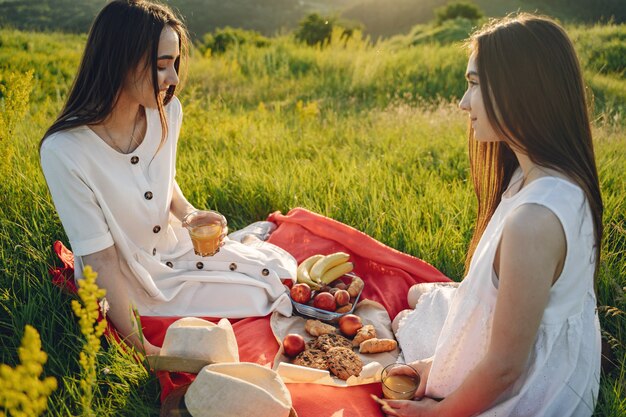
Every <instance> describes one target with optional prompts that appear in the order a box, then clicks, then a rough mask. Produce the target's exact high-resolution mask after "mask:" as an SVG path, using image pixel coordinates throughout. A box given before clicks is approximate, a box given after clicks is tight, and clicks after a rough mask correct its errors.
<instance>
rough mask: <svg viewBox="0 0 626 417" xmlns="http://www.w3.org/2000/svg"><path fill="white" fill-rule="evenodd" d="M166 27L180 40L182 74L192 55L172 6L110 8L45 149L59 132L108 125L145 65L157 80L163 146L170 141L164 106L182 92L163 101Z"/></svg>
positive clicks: (92, 35) (121, 0) (135, 0)
mask: <svg viewBox="0 0 626 417" xmlns="http://www.w3.org/2000/svg"><path fill="white" fill-rule="evenodd" d="M166 25H168V26H170V27H171V28H172V29H174V31H175V32H176V33H177V34H178V40H179V47H180V57H178V58H177V59H176V61H175V63H174V66H175V68H176V71H177V72H179V70H180V66H181V65H180V64H181V61H184V60H185V58H186V54H187V50H188V36H187V31H186V29H185V26H184V25H183V23H182V21H181V20H179V19H178V18H177V17H176V15H174V13H173V12H172V11H171V10H170V9H169V8H168V7H167V6H164V5H161V4H156V3H152V2H148V1H143V0H115V1H112V2H110V3H109V4H107V5H106V6H105V7H104V8H103V9H102V10H101V11H100V13H99V14H98V16H97V17H96V19H95V20H94V22H93V24H92V26H91V30H90V31H89V36H88V37H87V43H86V45H85V51H84V53H83V57H82V60H81V63H80V67H79V69H78V74H77V75H76V78H75V79H74V83H73V85H72V88H71V90H70V93H69V96H68V98H67V101H66V103H65V106H64V107H63V110H62V111H61V114H60V115H59V116H58V118H57V119H56V121H55V122H54V123H53V124H52V126H50V128H49V129H48V130H47V131H46V133H45V135H44V136H43V139H41V143H43V141H44V140H45V139H46V138H47V137H48V136H50V135H51V134H53V133H55V132H59V131H61V130H67V129H71V128H73V127H77V126H83V125H94V124H98V123H100V122H102V121H103V120H105V119H106V118H107V116H109V114H111V111H112V110H113V107H114V106H115V102H116V100H117V97H118V94H119V92H120V89H121V88H122V86H123V84H124V80H125V79H126V77H127V76H128V74H129V73H130V72H131V71H133V70H134V69H136V68H137V67H138V66H139V65H140V64H141V63H142V62H145V68H144V70H146V71H148V70H149V71H150V74H151V75H152V84H153V88H154V97H155V99H156V102H157V105H158V110H159V115H160V119H161V127H162V136H161V144H163V141H165V138H166V137H167V122H166V119H165V112H164V110H163V106H164V105H165V104H167V103H169V101H170V100H171V99H172V97H173V96H174V92H175V91H176V86H175V85H171V86H170V87H169V88H168V90H167V91H166V93H165V97H164V99H163V101H162V102H161V100H160V99H159V86H158V81H157V65H156V61H157V54H158V47H159V37H160V36H161V31H162V30H163V28H164V27H165V26H166ZM41 143H40V146H41Z"/></svg>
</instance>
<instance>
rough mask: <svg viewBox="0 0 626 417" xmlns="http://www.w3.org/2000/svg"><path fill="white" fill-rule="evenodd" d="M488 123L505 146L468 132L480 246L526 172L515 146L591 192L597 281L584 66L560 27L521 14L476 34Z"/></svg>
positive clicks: (598, 222) (598, 209) (594, 180)
mask: <svg viewBox="0 0 626 417" xmlns="http://www.w3.org/2000/svg"><path fill="white" fill-rule="evenodd" d="M470 48H471V50H472V52H474V53H475V54H476V64H477V67H478V77H479V79H480V91H481V94H482V97H483V102H484V103H485V110H486V112H487V117H488V118H489V121H490V122H491V124H492V125H493V127H494V129H495V130H496V132H497V133H499V134H500V135H501V137H503V138H506V139H505V141H503V142H480V143H479V142H477V141H476V140H474V138H473V133H474V132H473V131H472V129H471V127H470V132H469V151H470V166H471V174H472V179H473V182H474V190H475V192H476V195H477V198H478V216H477V220H476V228H475V230H474V235H473V237H472V241H471V243H470V249H469V251H468V255H467V259H466V265H465V267H466V270H467V269H468V268H469V263H470V261H471V259H472V256H473V254H474V251H475V249H476V246H477V244H478V241H479V240H480V237H481V235H482V234H483V232H484V230H485V227H486V226H487V223H488V222H489V220H490V219H491V216H492V215H493V213H494V211H495V209H496V207H497V206H498V204H499V203H500V199H501V196H502V193H503V192H504V190H505V188H506V187H507V185H508V183H509V181H510V179H511V176H512V174H513V172H514V171H515V169H516V168H517V167H518V166H519V164H518V162H517V159H516V158H515V155H514V154H513V151H512V150H511V148H510V147H509V143H510V144H512V145H513V146H515V148H516V149H517V148H519V149H521V150H522V151H523V152H524V153H525V154H527V155H528V157H529V158H530V159H531V160H532V161H533V162H534V163H535V164H538V165H540V166H542V167H546V168H550V169H554V170H556V171H558V172H561V173H563V174H564V175H566V176H568V177H569V178H571V179H572V180H573V181H575V182H576V183H577V184H578V185H579V186H580V187H581V189H582V190H583V191H584V193H585V195H586V198H587V201H588V203H589V206H590V208H591V213H592V217H593V223H594V231H595V241H596V242H595V243H596V244H595V248H594V249H595V252H596V256H595V260H596V275H597V270H598V265H599V263H600V262H599V261H600V245H601V242H602V212H603V205H602V197H601V195H600V184H599V181H598V171H597V169H596V163H595V157H594V151H593V143H592V137H591V126H590V122H589V113H588V107H587V100H586V96H585V87H584V84H583V80H582V74H581V70H580V64H579V62H578V58H577V56H576V52H575V51H574V47H573V45H572V42H571V41H570V39H569V38H568V36H567V34H566V33H565V31H564V30H563V28H561V27H560V26H559V25H558V24H557V23H556V22H554V21H553V20H551V19H549V18H545V17H541V16H536V15H532V14H527V13H522V14H518V15H516V16H509V17H506V18H503V19H500V20H495V21H492V22H490V23H488V24H487V25H486V26H485V27H484V28H482V29H480V30H479V31H478V32H476V33H475V34H473V35H472V37H471V38H470Z"/></svg>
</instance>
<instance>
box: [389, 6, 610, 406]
mask: <svg viewBox="0 0 626 417" xmlns="http://www.w3.org/2000/svg"><path fill="white" fill-rule="evenodd" d="M470 51H471V55H470V58H469V62H468V65H467V72H466V78H467V81H468V89H467V91H466V93H465V95H464V96H463V99H462V100H461V102H460V107H461V109H463V110H464V111H467V112H468V114H469V118H470V129H469V144H470V160H471V172H472V179H473V182H474V188H475V191H476V194H477V197H478V218H477V222H476V229H475V234H474V238H473V239H472V241H471V244H470V250H469V253H468V257H467V260H468V261H467V271H466V276H465V278H464V279H463V281H462V282H461V284H460V285H459V287H458V289H456V290H448V292H452V293H453V294H452V296H451V297H450V299H451V301H450V305H449V310H448V314H447V317H446V319H445V322H444V323H443V327H442V329H441V331H440V333H439V334H438V335H436V336H435V340H436V343H435V344H434V354H433V355H432V356H431V357H430V358H427V359H423V358H422V359H421V360H416V361H411V360H409V361H410V362H411V365H412V366H413V367H415V368H416V369H417V370H418V372H419V374H420V376H421V381H420V385H419V388H418V390H417V393H416V399H417V401H388V402H387V404H386V405H385V406H383V411H384V412H386V413H387V414H388V415H393V416H454V417H461V416H471V415H481V416H555V417H556V416H559V417H561V416H590V415H592V414H593V410H594V406H595V401H596V399H597V395H598V389H599V379H600V356H601V353H600V352H601V348H600V328H599V322H598V317H597V313H596V297H595V293H594V280H595V275H596V273H597V268H598V263H599V254H600V244H601V240H602V210H603V207H602V199H601V196H600V188H599V181H598V174H597V170H596V165H595V161H594V152H593V143H592V137H591V129H590V122H589V116H588V108H587V103H586V99H585V88H584V85H583V81H582V75H581V70H580V66H579V62H578V59H577V57H576V54H575V51H574V48H573V46H572V43H571V41H570V40H569V38H568V36H567V34H566V33H565V31H564V30H563V29H562V28H561V27H560V26H559V25H558V24H557V23H555V22H554V21H552V20H550V19H547V18H543V17H538V16H534V15H529V14H520V15H517V16H513V17H508V18H504V19H501V20H498V21H493V22H491V23H489V24H488V25H487V26H486V27H485V28H483V29H482V30H479V31H478V32H477V33H475V34H474V35H473V36H472V37H471V42H470ZM431 295H432V294H431ZM422 297H424V296H423V295H422ZM421 301H422V298H420V301H418V303H417V304H418V305H419V304H420V302H421ZM416 311H417V310H416ZM422 313H423V312H422ZM419 320H427V317H424V316H423V314H422V315H421V316H420V315H415V314H413V312H411V313H408V314H407V315H405V316H404V317H403V318H402V319H401V320H399V323H398V324H399V327H400V328H399V330H398V335H399V337H398V340H399V342H400V345H401V347H402V348H403V349H404V350H405V356H406V354H410V349H411V343H410V342H405V341H406V340H409V338H411V337H412V338H420V337H421V336H423V335H420V334H419V333H413V334H409V333H407V332H406V329H410V328H412V329H418V328H419ZM409 356H410V355H409ZM407 360H408V359H407ZM435 399H437V400H435Z"/></svg>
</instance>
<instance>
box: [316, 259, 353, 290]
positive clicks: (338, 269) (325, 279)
mask: <svg viewBox="0 0 626 417" xmlns="http://www.w3.org/2000/svg"><path fill="white" fill-rule="evenodd" d="M353 268H354V264H353V263H352V262H343V263H340V264H339V265H337V266H334V267H332V268H330V269H329V270H328V271H326V272H324V275H322V277H321V278H320V280H321V281H322V283H323V284H325V285H328V284H330V283H331V282H333V281H334V280H336V279H337V278H339V277H340V276H342V275H345V274H347V273H348V272H350V271H352V269H353Z"/></svg>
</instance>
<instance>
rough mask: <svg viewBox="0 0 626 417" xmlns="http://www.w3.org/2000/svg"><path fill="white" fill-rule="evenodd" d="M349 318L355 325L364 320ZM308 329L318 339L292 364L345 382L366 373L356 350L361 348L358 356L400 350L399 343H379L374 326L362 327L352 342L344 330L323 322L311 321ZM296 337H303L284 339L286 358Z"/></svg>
mask: <svg viewBox="0 0 626 417" xmlns="http://www.w3.org/2000/svg"><path fill="white" fill-rule="evenodd" d="M345 318H346V319H349V321H352V320H354V321H355V322H356V320H358V323H360V318H359V317H358V316H356V315H354V314H351V315H349V316H346V317H345ZM355 319H356V320H355ZM304 329H305V331H306V332H307V333H308V334H309V335H310V336H313V337H314V339H313V340H311V341H310V342H308V343H305V344H304V347H303V348H302V350H301V351H300V352H299V353H297V355H295V358H293V360H292V363H293V364H294V365H300V366H305V367H308V368H314V369H320V370H324V371H326V370H328V371H329V372H330V373H331V374H332V375H334V376H336V377H337V378H340V379H343V380H346V379H348V378H349V377H350V376H353V375H354V376H358V375H359V374H360V373H361V370H362V369H363V361H362V360H361V358H360V357H359V355H358V354H357V353H356V352H355V351H354V350H353V348H355V347H359V352H358V353H380V352H389V351H392V350H394V349H395V348H396V347H397V343H396V341H395V340H392V339H377V338H376V330H375V329H374V326H372V325H371V324H368V325H365V326H362V325H361V327H360V328H359V329H358V330H357V331H356V332H355V334H353V335H352V336H354V338H353V339H352V340H350V339H349V337H351V336H349V337H347V336H346V335H345V334H342V331H341V329H340V328H339V329H338V328H337V327H335V326H333V325H331V324H327V323H323V322H321V321H319V320H313V319H309V320H307V321H306V324H305V326H304ZM296 336H299V335H294V334H288V335H287V336H285V338H284V339H283V348H284V350H285V353H286V354H287V353H288V352H287V351H288V349H290V346H291V345H292V344H293V342H291V340H292V339H294V338H295V337H296ZM292 352H293V351H292ZM287 356H290V357H293V356H294V355H293V354H288V355H287Z"/></svg>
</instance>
